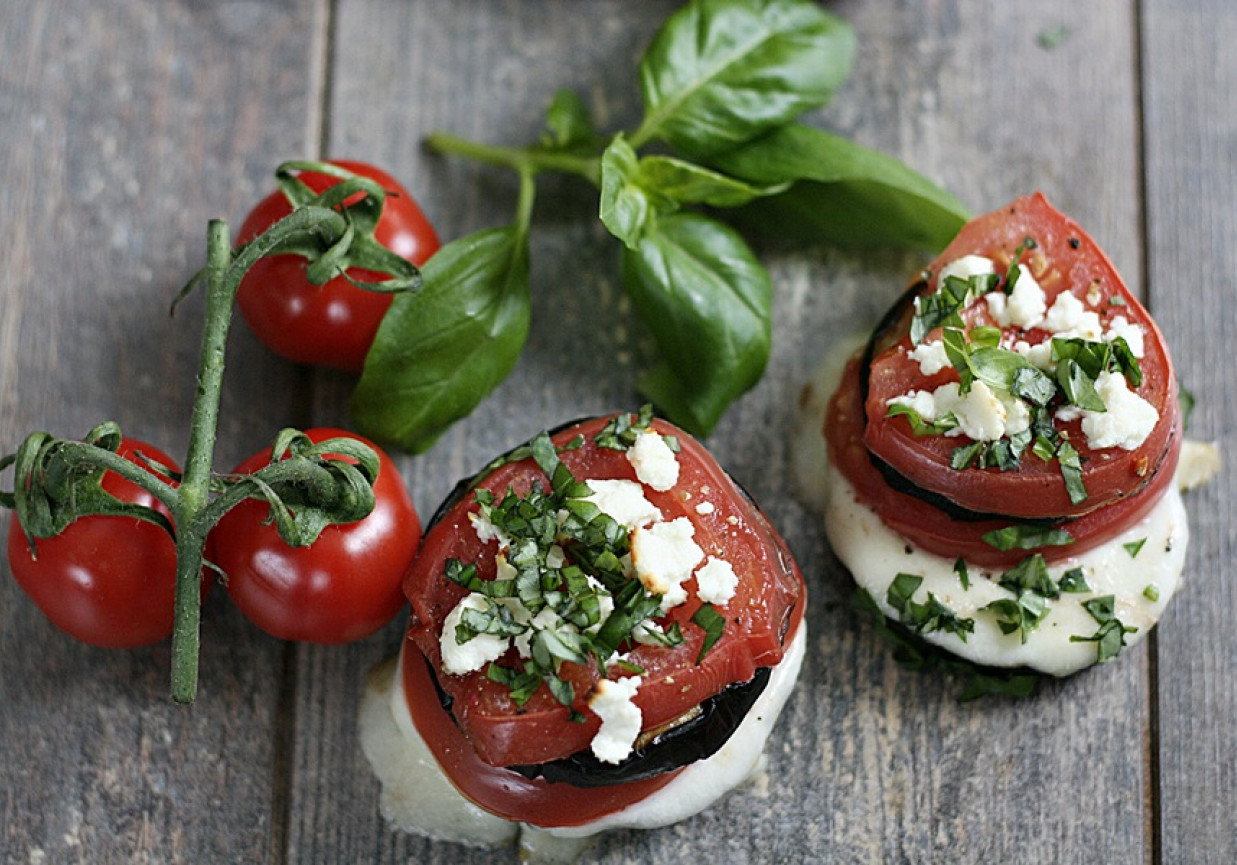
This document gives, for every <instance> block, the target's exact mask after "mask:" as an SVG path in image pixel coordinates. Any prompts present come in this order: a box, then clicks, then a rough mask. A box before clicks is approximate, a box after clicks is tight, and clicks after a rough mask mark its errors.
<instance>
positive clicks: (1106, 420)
mask: <svg viewBox="0 0 1237 865" xmlns="http://www.w3.org/2000/svg"><path fill="white" fill-rule="evenodd" d="M1095 392H1096V393H1097V394H1099V397H1100V399H1102V400H1103V401H1104V406H1105V408H1107V409H1108V410H1107V411H1102V412H1099V411H1084V412H1083V413H1082V432H1083V434H1084V435H1085V436H1086V437H1087V444H1088V445H1090V446H1091V447H1092V448H1095V449H1097V450H1098V449H1100V448H1111V447H1119V448H1123V449H1124V450H1127V451H1132V450H1134V448H1136V447H1138V446H1139V445H1141V444H1142V443H1143V442H1144V441H1146V440H1147V436H1149V435H1151V431H1152V430H1153V429H1155V425H1156V422H1157V421H1159V419H1160V414H1159V412H1157V411H1156V410H1155V406H1153V405H1152V404H1151V403H1149V402H1147V401H1146V400H1145V399H1143V398H1142V397H1140V396H1139V395H1138V394H1136V393H1134V392H1133V391H1132V390H1130V389H1129V386H1128V385H1127V384H1126V381H1125V376H1124V375H1122V374H1121V373H1119V372H1107V371H1105V372H1101V373H1100V374H1099V377H1097V378H1096V380H1095Z"/></svg>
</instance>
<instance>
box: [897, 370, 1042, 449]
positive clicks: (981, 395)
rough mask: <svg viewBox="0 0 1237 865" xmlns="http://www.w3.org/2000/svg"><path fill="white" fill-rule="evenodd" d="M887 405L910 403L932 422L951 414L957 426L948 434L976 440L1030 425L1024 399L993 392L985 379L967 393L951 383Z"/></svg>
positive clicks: (1019, 429)
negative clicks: (930, 391) (984, 381)
mask: <svg viewBox="0 0 1237 865" xmlns="http://www.w3.org/2000/svg"><path fill="white" fill-rule="evenodd" d="M886 404H887V405H905V406H909V407H910V408H912V409H913V410H914V411H915V412H916V413H917V414H918V415H919V416H920V417H921V418H923V419H924V420H925V421H928V422H929V423H931V422H933V421H937V420H939V419H941V418H943V417H945V416H946V415H948V414H952V415H953V416H954V418H955V419H956V420H957V422H958V425H957V426H956V427H954V428H953V429H951V430H948V431H947V432H946V433H945V435H947V436H959V435H966V436H969V437H970V438H971V439H974V440H975V441H996V440H997V439H999V438H1001V437H1002V436H1004V435H1013V434H1015V433H1019V432H1022V431H1023V430H1025V429H1026V428H1027V427H1029V426H1030V425H1031V412H1030V410H1029V409H1028V408H1027V407H1026V404H1025V403H1024V402H1023V401H1022V400H1020V399H1018V398H1016V397H1013V396H1010V395H1009V394H1005V393H1001V392H998V391H994V390H992V388H990V387H988V385H986V384H984V383H983V382H982V381H974V382H972V383H971V388H970V390H969V391H968V392H967V393H961V391H960V388H959V387H958V383H957V382H949V383H948V384H943V385H941V386H940V387H938V388H937V389H936V390H934V391H932V393H927V392H926V391H920V390H914V391H911V392H910V393H908V394H905V395H904V396H895V397H894V398H893V399H890V400H888V401H887V403H886Z"/></svg>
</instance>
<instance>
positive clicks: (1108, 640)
mask: <svg viewBox="0 0 1237 865" xmlns="http://www.w3.org/2000/svg"><path fill="white" fill-rule="evenodd" d="M1082 606H1083V608H1084V609H1086V611H1087V612H1088V613H1090V614H1091V618H1093V619H1095V621H1097V622H1099V625H1100V628H1099V630H1098V631H1096V632H1095V633H1094V634H1092V635H1091V636H1090V637H1080V636H1078V635H1076V634H1075V635H1072V636H1071V637H1070V642H1071V643H1095V644H1096V651H1097V652H1098V658H1097V663H1100V664H1106V663H1108V662H1109V661H1111V660H1112V659H1113V658H1115V657H1117V655H1119V654H1120V653H1121V649H1122V648H1124V646H1125V635H1126V634H1133V633H1134V632H1136V631H1137V630H1138V628H1131V627H1127V626H1126V625H1123V624H1122V623H1121V620H1120V619H1118V618H1117V616H1116V598H1115V597H1114V596H1112V595H1103V596H1101V597H1098V598H1092V599H1091V600H1089V601H1083V603H1082Z"/></svg>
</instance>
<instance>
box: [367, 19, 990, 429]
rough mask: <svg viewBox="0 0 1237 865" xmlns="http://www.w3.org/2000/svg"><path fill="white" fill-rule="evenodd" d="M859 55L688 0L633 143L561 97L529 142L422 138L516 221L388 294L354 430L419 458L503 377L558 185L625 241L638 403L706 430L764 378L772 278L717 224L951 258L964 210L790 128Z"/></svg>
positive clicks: (836, 32) (789, 26)
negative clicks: (537, 229) (516, 193)
mask: <svg viewBox="0 0 1237 865" xmlns="http://www.w3.org/2000/svg"><path fill="white" fill-rule="evenodd" d="M854 55H855V37H854V33H853V32H852V30H851V28H850V27H849V25H847V24H846V23H845V22H844V21H842V20H840V19H839V18H837V17H836V16H834V15H832V14H830V13H828V12H826V11H825V10H823V9H821V8H820V6H819V5H818V4H816V3H813V2H810V0H690V2H688V3H686V4H685V5H684V6H683V7H682V8H681V9H679V10H678V11H677V12H675V13H674V14H673V15H671V16H670V18H669V19H667V21H666V22H665V24H664V25H663V26H662V27H661V29H660V30H659V31H658V33H657V34H656V36H655V37H654V38H653V40H652V42H651V44H650V45H649V47H648V49H647V51H646V52H645V53H644V55H643V57H642V58H641V60H640V62H639V65H638V70H637V82H638V86H639V88H640V93H641V96H642V99H643V106H644V110H643V114H642V117H641V120H640V122H639V124H638V125H637V127H636V128H635V129H634V130H620V131H616V132H612V133H609V134H605V135H602V134H599V133H598V131H597V129H596V127H595V125H594V123H593V120H592V118H591V117H590V115H589V112H588V109H587V108H586V106H585V104H584V102H583V100H581V99H580V97H579V96H578V95H577V94H575V93H573V92H571V91H569V90H563V91H560V92H559V93H558V94H556V95H555V96H554V98H553V101H552V102H551V104H550V107H549V110H548V112H547V114H546V129H545V131H544V132H543V133H542V135H541V136H540V137H539V139H538V140H537V141H536V142H535V143H533V144H531V145H529V146H526V147H502V146H493V145H487V144H479V143H476V142H471V141H465V140H462V139H459V138H456V137H454V136H452V135H447V134H444V133H435V134H432V135H430V136H429V137H428V138H427V144H428V145H429V146H430V147H431V148H432V149H435V150H437V151H439V152H441V153H448V154H455V155H459V156H464V157H468V158H472V159H476V160H479V161H482V162H486V163H489V164H492V165H496V166H500V167H504V168H508V169H512V170H515V171H517V172H518V173H519V174H520V177H521V197H520V204H519V213H518V215H517V218H516V221H515V223H514V225H513V226H512V228H511V229H508V230H507V232H508V234H507V235H505V236H507V237H509V238H510V241H511V243H510V245H505V244H503V243H499V242H497V241H496V240H495V239H494V238H493V237H488V236H486V235H485V234H484V233H483V234H482V236H483V237H488V241H487V242H479V241H478V240H476V237H477V236H475V235H474V237H472V238H464V239H463V240H460V241H457V242H456V243H454V244H448V245H447V246H446V247H443V249H442V250H440V251H439V252H438V253H437V254H436V255H435V257H434V259H431V260H430V262H428V263H427V264H426V266H425V267H424V268H423V274H422V276H423V279H424V289H423V290H422V291H421V292H420V293H419V294H417V295H407V296H403V297H400V298H397V300H396V303H395V304H394V305H393V306H392V308H391V311H390V312H389V313H388V315H387V317H386V318H385V319H384V321H383V325H382V327H381V328H380V330H379V332H378V335H377V338H376V340H375V343H374V347H373V348H372V350H371V352H370V355H369V357H368V358H367V361H366V366H365V372H364V374H363V376H362V378H361V382H360V385H359V386H358V388H357V392H356V394H355V395H354V399H353V421H354V422H355V424H356V425H357V427H358V428H359V429H361V430H362V431H364V432H366V433H367V434H369V435H370V436H372V437H374V438H377V439H380V440H382V441H386V442H391V443H393V444H394V445H396V446H399V447H402V448H404V449H405V450H410V451H423V450H425V449H426V448H428V447H429V446H430V445H431V444H432V443H433V442H434V440H435V439H436V438H437V437H438V435H440V434H441V433H442V432H443V430H445V429H446V428H447V426H448V425H449V424H451V423H453V422H454V421H456V420H458V419H460V418H462V417H464V416H466V415H467V414H468V413H469V412H471V411H472V409H473V408H475V407H476V406H477V405H478V404H479V403H480V402H481V400H482V399H484V398H485V397H486V396H487V395H488V394H489V393H490V392H491V391H492V390H493V389H494V387H496V386H497V384H498V383H499V382H500V381H501V380H502V379H503V378H504V377H505V376H506V375H507V374H508V373H509V372H510V370H511V368H512V367H513V366H514V363H515V360H516V358H517V357H518V355H519V352H520V350H521V349H522V347H523V344H524V339H525V336H526V334H527V330H528V326H529V321H528V300H527V276H526V274H527V267H528V261H527V229H528V227H529V225H530V222H531V219H530V215H531V211H532V204H533V197H534V188H533V179H534V178H535V177H536V176H537V175H538V174H540V173H542V172H557V173H565V174H569V175H574V176H576V177H579V178H582V179H584V180H585V181H587V182H588V183H590V184H591V185H592V186H594V187H595V188H596V189H597V194H598V216H599V219H600V220H601V222H602V224H604V225H605V227H606V228H607V230H608V231H610V233H611V234H613V235H614V237H615V238H616V239H617V240H619V241H620V242H621V243H622V247H623V249H622V285H623V289H624V290H625V291H626V292H627V293H628V295H629V296H630V297H631V299H632V301H633V303H632V306H633V308H634V312H635V315H636V316H637V317H638V318H639V319H640V321H641V324H642V327H643V328H644V329H645V330H647V331H648V332H650V333H651V334H652V336H653V340H654V344H655V346H656V351H657V358H656V361H655V363H654V364H653V365H652V368H651V369H649V370H648V371H647V372H645V373H643V374H642V375H641V377H640V379H639V382H638V387H639V389H640V390H641V391H642V392H643V393H644V395H645V396H646V397H648V398H650V399H652V400H653V401H654V402H655V403H657V405H658V408H659V410H660V411H661V412H662V413H663V414H664V415H665V416H667V417H668V418H669V419H670V420H672V421H673V422H675V423H677V424H678V425H679V426H682V427H684V428H685V429H686V430H687V431H688V432H691V433H694V434H696V435H699V436H706V435H708V434H709V433H710V432H711V431H712V430H713V428H714V426H715V425H716V424H717V422H718V421H719V420H720V418H721V416H722V414H723V413H724V412H725V411H726V409H727V407H728V406H729V405H730V404H731V403H732V402H733V401H734V400H735V399H736V398H737V397H738V396H740V395H741V394H742V393H744V392H745V391H746V390H748V389H749V388H750V387H752V386H753V385H754V384H755V383H756V382H757V381H758V380H759V378H760V376H761V374H762V373H763V372H764V369H765V365H766V363H767V361H768V357H769V351H770V344H771V335H772V334H771V329H772V325H771V321H772V312H771V307H772V287H771V284H770V280H769V276H768V274H767V273H766V271H765V269H764V267H763V266H762V265H761V263H760V262H759V261H758V259H757V257H756V255H755V254H754V253H753V252H752V250H751V249H750V248H749V247H748V244H747V242H746V241H745V240H744V238H743V237H742V236H741V235H740V234H739V233H738V232H737V231H735V230H733V229H732V228H729V227H727V226H726V225H724V224H723V223H722V222H721V221H719V219H718V218H717V215H716V212H717V211H718V210H722V209H724V210H725V212H726V213H727V214H731V215H735V216H737V217H739V219H740V221H742V220H743V217H742V216H741V215H740V214H741V212H742V211H746V210H747V209H748V208H752V207H755V206H756V205H758V204H759V203H760V202H769V203H770V206H771V207H772V208H773V209H774V210H775V211H779V212H781V213H782V214H789V215H790V218H791V219H792V220H794V219H796V218H798V216H799V215H801V212H802V213H809V212H810V214H811V221H810V222H809V225H811V230H810V231H809V234H808V239H809V240H810V241H812V242H822V241H823V242H843V243H861V244H865V245H896V246H909V247H917V248H925V247H939V246H941V245H943V244H944V243H945V242H947V241H948V240H949V238H950V237H952V236H953V234H954V233H955V232H956V231H957V230H958V229H959V228H960V227H961V225H962V223H963V222H964V221H965V219H966V218H967V216H968V213H967V211H966V209H965V208H963V207H962V206H961V205H960V204H958V202H957V201H956V200H954V199H953V198H952V197H950V196H949V195H948V194H947V193H945V192H943V191H942V190H940V189H939V188H938V187H937V186H935V185H934V184H932V183H931V182H929V181H928V180H926V179H924V178H923V177H921V176H920V175H918V174H916V173H915V172H913V171H912V170H910V169H909V168H907V167H906V166H904V165H902V164H901V163H900V162H898V161H897V160H895V159H892V158H890V157H888V156H883V155H881V154H879V153H876V152H874V151H871V150H867V149H864V148H861V147H858V146H857V145H854V144H851V143H850V142H847V141H845V140H844V139H841V138H838V137H837V136H833V135H829V134H827V133H823V132H820V131H819V130H815V129H811V128H809V127H806V126H801V125H799V124H797V122H796V121H797V119H798V118H799V117H801V116H802V115H803V114H804V113H805V112H807V111H809V110H813V109H816V108H820V107H822V106H823V105H825V104H826V103H827V102H828V101H829V100H830V98H832V96H833V95H834V93H835V92H836V91H837V90H838V88H839V87H840V86H841V85H842V83H843V82H844V81H845V80H846V77H847V75H848V74H849V72H850V68H851V64H852V61H853V58H854ZM650 149H654V152H648V151H649V150H650ZM704 209H708V210H709V213H707V214H706V213H704V212H702V211H703V210H704ZM457 244H459V245H457ZM477 256H479V257H480V261H471V260H469V259H471V258H473V257H477ZM438 258H444V259H446V260H447V263H439V262H437V261H436V259H438ZM508 270H509V271H511V272H512V275H507V271H508Z"/></svg>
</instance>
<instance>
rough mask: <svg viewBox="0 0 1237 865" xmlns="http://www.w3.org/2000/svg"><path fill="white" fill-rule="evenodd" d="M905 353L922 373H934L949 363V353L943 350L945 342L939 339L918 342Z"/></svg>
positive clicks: (946, 366) (945, 367)
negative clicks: (917, 365)
mask: <svg viewBox="0 0 1237 865" xmlns="http://www.w3.org/2000/svg"><path fill="white" fill-rule="evenodd" d="M907 354H908V355H909V356H910V358H911V360H913V361H915V362H916V363H918V364H919V371H920V372H921V373H923V374H924V375H936V374H937V373H938V372H940V371H941V370H943V369H947V368H948V367H949V366H950V365H951V364H950V362H949V355H948V354H947V353H946V352H945V343H943V342H941V341H940V340H939V339H936V340H933V341H932V342H923V343H920V344H919V345H917V346H915V347H914V348H913V349H911V350H910V351H908V352H907Z"/></svg>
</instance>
